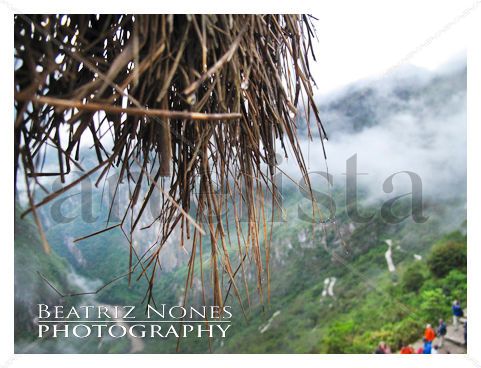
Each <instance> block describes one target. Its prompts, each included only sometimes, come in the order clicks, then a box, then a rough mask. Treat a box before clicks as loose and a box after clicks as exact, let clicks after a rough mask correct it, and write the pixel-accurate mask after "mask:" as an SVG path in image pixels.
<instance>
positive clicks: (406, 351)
mask: <svg viewBox="0 0 481 368" xmlns="http://www.w3.org/2000/svg"><path fill="white" fill-rule="evenodd" d="M399 353H400V354H414V349H413V347H412V346H411V345H406V346H403V347H402V348H401V350H400V351H399Z"/></svg>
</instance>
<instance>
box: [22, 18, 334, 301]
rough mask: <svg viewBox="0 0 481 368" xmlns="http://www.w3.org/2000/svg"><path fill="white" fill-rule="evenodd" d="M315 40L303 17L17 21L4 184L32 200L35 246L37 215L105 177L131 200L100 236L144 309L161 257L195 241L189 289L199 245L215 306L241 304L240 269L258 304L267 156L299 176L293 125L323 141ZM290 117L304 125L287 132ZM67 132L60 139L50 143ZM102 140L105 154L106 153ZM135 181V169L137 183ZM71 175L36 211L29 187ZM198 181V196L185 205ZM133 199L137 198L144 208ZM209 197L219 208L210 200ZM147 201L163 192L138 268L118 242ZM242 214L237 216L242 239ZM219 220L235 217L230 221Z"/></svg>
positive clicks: (264, 263) (269, 175) (269, 182)
mask: <svg viewBox="0 0 481 368" xmlns="http://www.w3.org/2000/svg"><path fill="white" fill-rule="evenodd" d="M313 37H314V32H313V28H312V24H311V19H310V17H309V16H305V15H97V16H95V15H17V16H16V17H15V59H16V64H17V67H16V70H15V110H16V116H15V173H16V179H15V180H17V171H19V170H23V174H24V175H22V176H24V177H25V178H26V180H27V188H28V194H29V200H30V208H29V209H28V211H27V212H26V213H29V212H31V213H32V214H33V216H34V218H35V220H36V222H37V225H38V226H39V229H40V231H41V233H42V234H43V232H42V230H41V223H40V221H39V220H38V216H37V212H36V209H37V208H38V207H41V206H42V205H44V204H45V203H47V202H49V201H51V200H53V199H55V198H56V197H57V196H59V195H60V194H62V193H64V192H65V191H66V190H68V189H70V188H72V187H73V186H75V185H76V184H77V183H79V182H80V181H81V180H83V179H84V178H86V177H87V176H89V175H92V174H94V173H96V175H97V183H100V182H101V180H102V179H105V177H106V174H107V173H108V172H109V170H110V169H111V168H113V167H116V168H118V170H119V171H120V179H119V183H120V181H122V180H126V181H127V182H128V183H129V185H131V186H132V195H131V196H130V203H129V208H130V209H131V210H132V209H133V207H134V206H136V205H139V206H140V210H139V211H137V212H136V216H135V218H134V219H133V221H131V222H130V223H129V224H128V226H127V225H126V221H125V219H126V217H127V216H124V220H123V221H122V222H121V223H119V224H115V225H113V226H110V227H107V228H106V229H104V230H102V231H106V230H111V229H114V228H118V227H120V228H121V229H122V231H124V233H125V234H126V236H127V238H128V239H129V241H130V244H131V261H130V264H131V268H132V267H137V266H138V265H139V264H140V266H139V268H141V269H142V271H141V274H142V275H141V276H143V277H146V276H147V275H148V278H149V283H150V287H149V291H148V293H147V295H148V298H149V301H150V300H151V299H150V298H151V297H152V295H151V294H152V286H153V284H154V279H155V275H156V270H158V268H159V267H160V265H159V261H158V257H159V252H160V251H161V249H162V246H163V244H164V243H165V241H166V239H167V238H168V237H169V235H170V234H171V233H172V231H173V229H174V228H180V229H181V234H182V237H181V239H182V240H181V243H182V244H181V245H183V242H184V239H192V241H193V246H192V250H191V257H190V262H189V269H190V272H189V276H188V280H187V284H188V285H189V284H190V283H191V282H192V278H193V274H194V268H195V265H196V262H195V260H196V257H197V258H198V260H199V262H198V264H199V266H200V267H202V262H201V261H200V260H201V259H202V258H203V257H204V256H203V253H205V250H203V247H202V235H204V234H206V235H208V236H209V237H210V245H209V247H210V249H209V251H210V259H211V287H212V290H213V301H214V303H215V304H216V305H222V304H223V302H224V299H225V290H224V285H222V279H223V278H224V277H225V278H226V279H227V281H228V284H229V290H231V289H232V290H233V291H234V292H235V293H236V295H239V290H238V288H237V286H236V282H235V281H236V279H238V278H239V277H240V276H239V275H237V271H238V270H239V269H243V262H244V261H245V260H253V262H254V263H255V265H256V270H257V271H256V274H257V286H258V290H259V291H260V293H261V295H262V294H263V290H264V285H265V284H266V282H265V281H264V280H266V278H267V284H268V280H269V270H268V264H269V234H268V226H267V223H268V222H269V218H267V216H268V214H267V213H266V211H265V210H264V199H265V198H266V194H267V193H274V195H270V196H269V197H270V198H272V200H273V201H274V200H275V198H276V195H275V193H276V191H277V190H278V188H276V186H275V184H274V181H273V176H274V174H275V172H276V159H275V155H276V150H280V151H283V152H284V153H285V155H286V156H287V154H288V152H289V153H291V152H292V154H293V155H294V157H295V160H296V161H297V163H298V165H299V169H300V173H301V174H303V175H305V174H306V167H305V164H304V160H303V157H302V152H301V150H300V147H299V144H298V140H297V129H298V126H297V125H296V124H299V123H300V122H303V123H304V122H305V123H306V124H307V125H308V129H309V135H310V127H309V122H310V117H311V116H313V117H314V119H315V124H314V128H315V129H316V130H318V131H319V134H320V136H321V142H322V138H324V137H325V133H324V131H323V128H322V125H321V122H320V119H319V114H318V111H317V108H316V105H315V103H314V100H313V91H312V85H313V80H312V76H311V73H310V70H309V58H310V54H312V57H314V55H313V51H312V41H311V40H312V39H313ZM298 109H299V110H300V112H302V115H303V116H304V119H298V115H300V112H299V113H298ZM100 112H103V113H100ZM65 126H66V127H68V134H67V135H65V134H61V131H62V129H65V128H64V127H65ZM106 131H107V132H108V134H109V135H110V137H111V142H113V148H112V149H107V148H106V147H105V146H104V144H103V142H104V138H105V137H104V135H105V134H106V133H105V132H106ZM86 135H90V136H92V137H93V141H94V144H93V146H92V148H93V149H94V150H95V154H96V156H97V158H98V164H97V165H96V166H95V167H88V168H84V167H82V166H81V164H80V160H81V150H80V145H81V140H82V138H84V137H85V136H86ZM276 145H279V147H276ZM46 146H49V147H53V148H54V149H55V150H56V151H57V153H58V171H57V172H41V171H39V167H40V166H39V162H41V161H42V155H43V154H44V152H45V148H46ZM288 147H290V149H289V150H288ZM263 166H264V167H265V166H267V168H268V170H264V169H263ZM134 167H136V168H141V173H140V175H138V176H137V177H136V178H134V177H133V176H132V175H131V171H132V169H133V168H134ZM72 168H75V169H79V168H80V169H81V170H83V171H84V175H83V176H82V177H80V178H79V179H77V180H75V181H73V182H71V183H69V184H66V185H65V186H64V188H63V189H61V190H60V191H57V192H52V193H47V194H46V195H45V197H44V198H43V199H42V200H40V201H38V202H36V201H35V198H34V196H33V194H32V190H31V189H30V188H33V186H35V185H41V184H40V182H39V178H40V177H42V176H53V175H58V176H60V177H61V178H62V181H65V177H66V176H67V175H68V173H69V172H70V171H71V170H72ZM163 177H170V183H169V184H168V185H161V180H160V179H161V178H163ZM196 180H198V181H199V186H200V188H198V189H199V190H196V191H194V188H195V185H196ZM142 188H147V190H146V194H145V195H144V196H140V195H139V194H140V193H141V192H142V191H141V189H142ZM220 188H221V189H222V190H223V191H224V193H225V194H226V195H224V196H218V195H217V194H216V193H217V192H218V190H219V189H220ZM44 189H45V188H44ZM154 190H160V191H161V192H162V198H163V205H162V207H161V209H160V212H159V214H158V216H157V221H159V222H160V223H161V224H162V226H161V229H162V230H161V231H162V233H161V237H160V240H159V242H158V244H157V245H156V247H155V248H154V249H153V251H151V252H150V253H149V255H148V256H147V257H145V258H143V259H140V258H141V257H138V255H137V254H136V253H135V250H132V238H131V237H130V238H129V236H128V234H129V233H132V231H133V230H134V229H135V228H136V227H137V226H138V222H139V219H140V218H141V217H142V215H143V212H144V209H145V206H146V204H147V203H148V201H149V198H150V197H151V195H152V193H153V191H154ZM139 197H143V198H139ZM194 199H195V203H196V207H195V211H193V208H194V207H193V201H194ZM240 205H242V206H243V207H244V208H245V210H246V211H247V220H248V221H247V226H246V228H245V230H246V234H243V233H242V232H243V225H242V224H241V223H240V220H239V218H240V215H239V212H238V211H240V209H239V208H238V207H239V206H240ZM228 207H229V208H230V210H231V214H232V211H233V213H234V215H233V216H232V217H230V218H229V216H227V215H226V213H227V212H226V209H227V208H228ZM232 219H233V220H232ZM229 220H230V221H234V223H233V224H232V223H228V222H229ZM229 228H235V229H236V233H237V239H236V242H237V243H239V257H238V259H237V258H236V260H232V259H231V258H232V257H231V256H230V255H229V254H230V253H231V252H229V250H230V248H231V247H230V245H229V242H230V236H229V235H228V234H227V232H228V229H229ZM43 240H44V243H45V247H46V249H48V244H47V242H46V240H45V237H43ZM263 240H264V244H265V250H264V251H265V256H263V252H261V246H260V244H262V243H263ZM132 253H134V254H133V255H132ZM135 257H137V258H138V262H137V263H136V262H135ZM241 266H242V267H241ZM239 274H240V272H239ZM202 275H203V273H202ZM266 276H267V277H266ZM244 277H245V276H244ZM202 282H204V280H203V281H202ZM223 292H224V295H223Z"/></svg>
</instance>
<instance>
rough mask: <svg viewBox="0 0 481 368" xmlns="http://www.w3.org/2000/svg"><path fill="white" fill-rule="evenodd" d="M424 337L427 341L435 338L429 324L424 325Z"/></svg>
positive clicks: (434, 333)
mask: <svg viewBox="0 0 481 368" xmlns="http://www.w3.org/2000/svg"><path fill="white" fill-rule="evenodd" d="M424 338H425V339H426V340H427V341H428V342H431V343H432V342H433V340H434V339H435V338H436V332H434V330H433V328H432V326H431V325H430V324H427V325H426V329H425V330H424Z"/></svg>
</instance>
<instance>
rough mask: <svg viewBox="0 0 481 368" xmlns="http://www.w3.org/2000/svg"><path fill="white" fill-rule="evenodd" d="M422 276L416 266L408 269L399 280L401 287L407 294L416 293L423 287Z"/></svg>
mask: <svg viewBox="0 0 481 368" xmlns="http://www.w3.org/2000/svg"><path fill="white" fill-rule="evenodd" d="M423 283H424V275H423V273H422V272H421V270H420V267H419V266H418V265H417V264H413V265H411V266H410V267H408V268H407V269H406V270H405V271H404V273H403V275H402V279H401V285H402V287H403V289H404V290H406V291H408V292H417V291H419V289H420V288H421V286H423Z"/></svg>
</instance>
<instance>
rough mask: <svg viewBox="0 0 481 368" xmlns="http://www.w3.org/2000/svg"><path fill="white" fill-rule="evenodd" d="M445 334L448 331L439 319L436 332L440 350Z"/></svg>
mask: <svg viewBox="0 0 481 368" xmlns="http://www.w3.org/2000/svg"><path fill="white" fill-rule="evenodd" d="M447 332H448V329H447V327H446V323H445V322H444V321H443V320H442V319H440V320H439V325H438V330H437V334H438V337H439V347H440V348H441V347H442V346H443V345H444V337H445V336H446V333H447Z"/></svg>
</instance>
